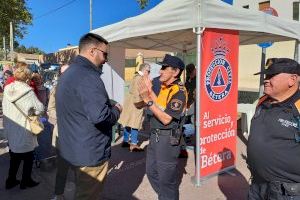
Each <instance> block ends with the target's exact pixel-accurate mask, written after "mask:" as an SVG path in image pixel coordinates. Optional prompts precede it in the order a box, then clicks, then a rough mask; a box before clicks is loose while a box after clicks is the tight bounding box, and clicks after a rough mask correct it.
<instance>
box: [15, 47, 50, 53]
mask: <svg viewBox="0 0 300 200" xmlns="http://www.w3.org/2000/svg"><path fill="white" fill-rule="evenodd" d="M15 51H16V52H18V53H30V54H45V52H43V51H42V50H40V49H39V48H37V47H32V46H31V47H28V48H26V47H25V46H24V45H21V46H18V47H17V48H15Z"/></svg>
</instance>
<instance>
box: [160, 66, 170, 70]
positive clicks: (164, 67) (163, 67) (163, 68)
mask: <svg viewBox="0 0 300 200" xmlns="http://www.w3.org/2000/svg"><path fill="white" fill-rule="evenodd" d="M167 67H169V66H168V65H163V66H161V68H160V70H165V69H167Z"/></svg>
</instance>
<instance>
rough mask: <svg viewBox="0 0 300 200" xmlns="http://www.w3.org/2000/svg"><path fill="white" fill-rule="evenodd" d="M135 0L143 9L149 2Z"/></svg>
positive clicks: (146, 0)
mask: <svg viewBox="0 0 300 200" xmlns="http://www.w3.org/2000/svg"><path fill="white" fill-rule="evenodd" d="M136 1H137V2H138V3H139V4H140V7H141V9H144V8H145V7H146V6H147V5H148V3H149V0H136Z"/></svg>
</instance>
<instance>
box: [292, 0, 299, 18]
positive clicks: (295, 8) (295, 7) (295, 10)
mask: <svg viewBox="0 0 300 200" xmlns="http://www.w3.org/2000/svg"><path fill="white" fill-rule="evenodd" d="M299 3H300V2H293V20H297V21H299Z"/></svg>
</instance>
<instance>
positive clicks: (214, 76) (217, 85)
mask: <svg viewBox="0 0 300 200" xmlns="http://www.w3.org/2000/svg"><path fill="white" fill-rule="evenodd" d="M211 50H212V52H213V54H214V59H213V60H212V62H211V63H210V64H209V67H208V68H207V70H206V73H205V79H204V80H205V88H206V92H207V94H208V96H209V97H210V98H211V99H212V100H213V101H222V100H223V99H225V98H226V97H227V96H228V94H229V92H230V89H231V86H232V70H231V66H230V63H229V62H228V61H227V60H226V58H225V56H226V54H227V53H228V52H229V49H228V48H227V44H226V42H225V41H224V40H223V38H219V39H217V40H216V43H215V47H214V48H212V49H211Z"/></svg>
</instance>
